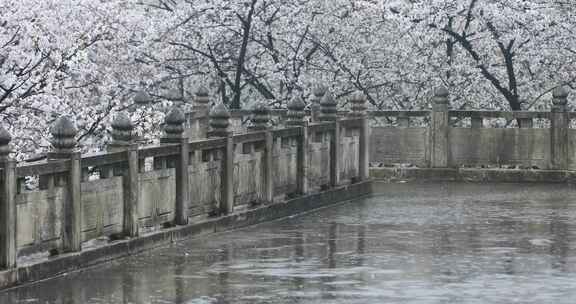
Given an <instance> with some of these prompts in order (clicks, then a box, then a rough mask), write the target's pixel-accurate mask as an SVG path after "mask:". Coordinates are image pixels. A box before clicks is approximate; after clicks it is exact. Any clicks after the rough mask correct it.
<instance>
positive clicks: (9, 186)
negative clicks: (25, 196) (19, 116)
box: [0, 127, 18, 270]
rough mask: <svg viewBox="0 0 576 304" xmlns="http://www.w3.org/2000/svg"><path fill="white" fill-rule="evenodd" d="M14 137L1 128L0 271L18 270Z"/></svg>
mask: <svg viewBox="0 0 576 304" xmlns="http://www.w3.org/2000/svg"><path fill="white" fill-rule="evenodd" d="M11 140H12V136H10V133H8V131H6V129H4V128H2V127H0V165H1V166H2V185H1V186H0V187H1V188H0V190H1V193H0V270H1V269H13V268H16V258H17V256H18V247H17V240H16V236H17V233H16V226H17V222H16V221H17V219H18V218H17V212H16V161H15V160H14V159H12V158H10V152H11V150H10V141H11Z"/></svg>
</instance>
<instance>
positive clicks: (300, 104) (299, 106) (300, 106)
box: [286, 97, 306, 126]
mask: <svg viewBox="0 0 576 304" xmlns="http://www.w3.org/2000/svg"><path fill="white" fill-rule="evenodd" d="M286 108H287V109H288V111H287V112H286V126H302V125H304V118H305V117H306V112H305V111H304V109H305V108H306V103H305V102H304V100H302V98H300V97H294V98H292V100H290V102H288V104H287V105H286Z"/></svg>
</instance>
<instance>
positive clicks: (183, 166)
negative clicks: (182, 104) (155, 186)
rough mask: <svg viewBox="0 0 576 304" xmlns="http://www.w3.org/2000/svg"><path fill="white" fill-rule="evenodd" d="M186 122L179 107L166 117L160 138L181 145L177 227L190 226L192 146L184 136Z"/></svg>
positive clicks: (177, 182) (178, 174)
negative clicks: (189, 167) (189, 169)
mask: <svg viewBox="0 0 576 304" xmlns="http://www.w3.org/2000/svg"><path fill="white" fill-rule="evenodd" d="M184 122H186V116H185V115H184V112H182V110H180V108H178V107H177V106H175V107H173V108H172V110H170V112H169V113H168V115H166V118H165V121H164V123H165V125H164V135H163V136H162V138H160V143H163V144H179V146H180V147H179V148H180V153H179V155H178V158H177V161H176V165H175V168H176V208H175V210H176V212H175V223H176V225H186V224H188V209H189V206H188V205H189V203H190V190H189V189H188V188H189V187H188V185H189V179H190V175H189V171H188V166H189V165H190V145H189V143H188V138H187V137H186V136H185V135H184Z"/></svg>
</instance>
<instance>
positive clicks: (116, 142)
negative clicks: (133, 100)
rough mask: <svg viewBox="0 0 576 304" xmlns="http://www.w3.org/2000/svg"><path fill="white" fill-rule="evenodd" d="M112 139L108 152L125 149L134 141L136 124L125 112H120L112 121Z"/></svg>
mask: <svg viewBox="0 0 576 304" xmlns="http://www.w3.org/2000/svg"><path fill="white" fill-rule="evenodd" d="M111 126H112V133H111V135H112V141H111V142H110V144H108V147H107V150H108V152H119V151H125V150H126V149H127V148H128V147H130V145H132V144H133V143H134V136H133V135H134V134H133V133H134V125H133V124H132V121H131V120H130V117H128V116H127V115H126V114H124V113H118V114H117V115H116V116H115V117H114V120H113V121H112V124H111Z"/></svg>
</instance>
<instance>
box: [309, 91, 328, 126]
mask: <svg viewBox="0 0 576 304" xmlns="http://www.w3.org/2000/svg"><path fill="white" fill-rule="evenodd" d="M326 92H328V88H327V87H325V86H323V85H317V86H315V87H314V89H313V90H312V99H311V100H310V114H311V121H312V122H318V121H320V107H321V106H320V102H321V101H322V98H323V97H324V95H326Z"/></svg>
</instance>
